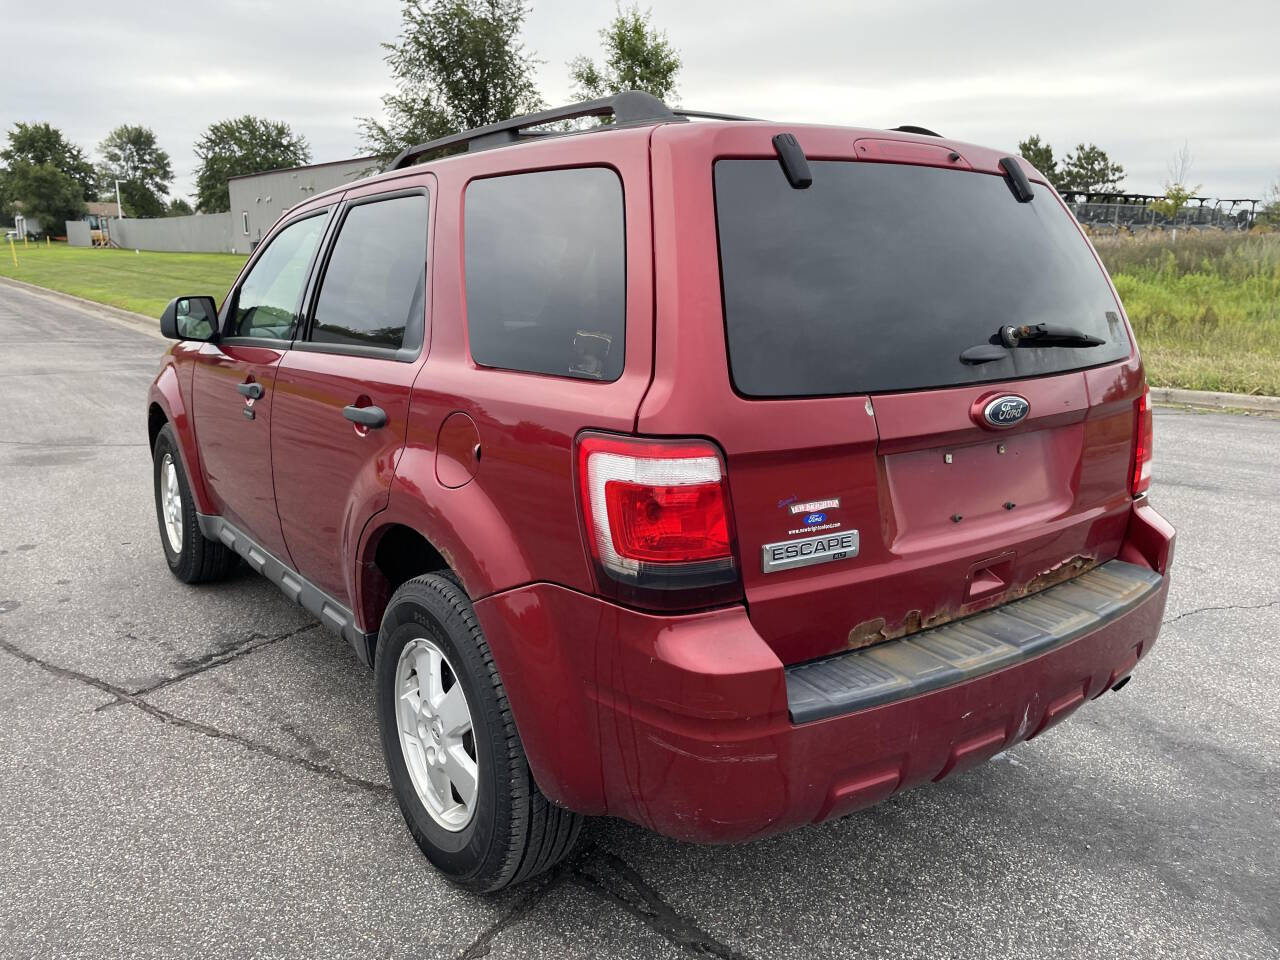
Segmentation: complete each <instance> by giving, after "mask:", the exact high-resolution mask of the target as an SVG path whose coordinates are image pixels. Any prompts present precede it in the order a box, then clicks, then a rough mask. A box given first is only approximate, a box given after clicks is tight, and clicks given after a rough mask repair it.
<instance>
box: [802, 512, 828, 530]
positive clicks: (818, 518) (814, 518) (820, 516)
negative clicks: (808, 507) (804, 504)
mask: <svg viewBox="0 0 1280 960" xmlns="http://www.w3.org/2000/svg"><path fill="white" fill-rule="evenodd" d="M825 519H827V515H826V514H825V513H811V514H809V515H808V516H807V517H805V518H804V522H805V524H806V525H807V526H810V527H812V526H813V525H814V524H815V523H821V522H822V521H823V520H825Z"/></svg>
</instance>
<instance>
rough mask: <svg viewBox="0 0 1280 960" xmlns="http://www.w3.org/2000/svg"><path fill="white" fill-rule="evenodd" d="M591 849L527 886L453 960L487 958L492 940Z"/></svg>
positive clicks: (558, 884) (524, 914) (528, 910)
mask: <svg viewBox="0 0 1280 960" xmlns="http://www.w3.org/2000/svg"><path fill="white" fill-rule="evenodd" d="M591 849H592V848H589V847H588V848H586V849H584V850H582V851H581V852H580V853H578V854H577V855H576V856H574V857H573V858H572V859H570V860H566V861H565V862H564V863H562V864H560V866H558V867H556V868H555V869H554V870H552V871H551V872H550V873H548V874H546V875H545V876H543V877H540V878H538V879H536V880H534V881H533V882H532V883H530V884H529V889H528V890H526V891H525V892H524V893H523V894H521V895H520V897H519V898H517V899H516V901H515V902H514V903H513V904H511V906H510V907H509V908H508V909H507V911H506V912H505V913H504V914H503V915H502V916H500V917H499V918H498V919H497V920H495V921H493V923H491V924H489V926H487V927H485V928H484V929H483V930H481V931H480V935H479V936H477V937H476V938H475V939H474V940H472V941H471V943H469V944H467V946H465V947H463V949H462V951H461V952H459V953H457V954H455V955H454V960H480V958H481V957H487V956H488V955H489V952H490V950H492V948H493V941H494V940H496V939H497V938H498V937H499V936H500V935H501V934H502V932H503V931H505V930H506V929H507V928H508V927H511V926H513V925H514V924H517V923H519V922H520V921H521V920H523V919H524V918H525V917H527V916H528V915H529V914H530V913H531V912H532V911H533V910H534V908H535V907H537V906H538V904H540V903H541V902H542V901H543V900H544V899H546V896H547V894H549V893H550V892H551V891H552V890H555V889H558V888H559V887H561V886H563V885H564V882H565V881H566V880H567V879H568V878H569V874H570V871H571V870H573V869H574V868H575V866H576V865H577V864H578V863H579V862H580V861H581V860H582V859H583V857H585V856H587V855H588V854H589V853H590V852H591Z"/></svg>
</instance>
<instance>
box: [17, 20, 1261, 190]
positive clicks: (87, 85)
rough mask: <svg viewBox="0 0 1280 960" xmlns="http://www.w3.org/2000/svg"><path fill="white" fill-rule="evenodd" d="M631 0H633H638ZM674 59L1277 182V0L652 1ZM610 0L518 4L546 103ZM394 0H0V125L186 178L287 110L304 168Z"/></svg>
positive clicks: (383, 73)
mask: <svg viewBox="0 0 1280 960" xmlns="http://www.w3.org/2000/svg"><path fill="white" fill-rule="evenodd" d="M642 5H644V4H642ZM648 5H650V6H651V8H652V11H653V18H654V22H655V23H656V24H657V25H659V26H661V27H662V28H663V29H665V30H666V31H667V33H668V35H669V37H670V39H671V41H672V43H673V44H674V45H675V46H676V47H677V48H678V49H679V51H680V54H681V56H682V58H683V60H684V69H683V71H682V73H681V77H680V90H679V94H680V97H679V98H680V101H681V103H683V104H684V105H685V106H688V107H696V108H701V109H706V110H718V111H724V112H731V113H745V114H749V115H751V116H759V117H765V118H769V119H780V120H794V121H808V122H817V123H834V124H845V125H851V126H867V127H890V126H896V125H898V124H903V123H914V124H920V125H923V126H927V127H931V128H933V129H935V130H939V131H941V132H942V133H944V134H946V135H947V136H952V137H956V138H958V139H962V140H967V141H972V142H977V143H983V144H988V145H991V146H995V147H1000V148H1009V149H1012V148H1013V147H1014V146H1015V145H1016V143H1017V142H1018V140H1020V139H1022V138H1023V137H1024V136H1026V135H1027V134H1029V133H1032V132H1038V133H1039V134H1040V135H1041V137H1042V138H1043V139H1045V140H1047V141H1048V142H1049V143H1051V144H1052V145H1053V147H1054V148H1055V151H1056V152H1057V153H1058V154H1059V155H1061V154H1062V153H1065V152H1066V150H1068V149H1070V148H1071V147H1073V146H1074V145H1075V144H1076V143H1078V142H1080V141H1082V140H1083V141H1091V142H1096V143H1097V144H1099V145H1100V146H1102V147H1103V148H1104V149H1106V150H1107V151H1108V152H1109V153H1110V154H1111V156H1112V158H1113V159H1116V160H1119V161H1120V162H1121V163H1123V164H1124V165H1125V168H1126V170H1127V171H1128V179H1127V181H1126V184H1125V186H1126V187H1127V188H1128V189H1130V190H1134V191H1155V190H1158V189H1159V187H1160V185H1161V183H1162V182H1163V181H1164V179H1165V177H1166V168H1167V166H1168V162H1169V160H1170V158H1171V157H1172V155H1173V154H1174V153H1175V152H1176V151H1177V150H1178V149H1179V148H1180V147H1181V146H1182V144H1183V142H1184V141H1186V142H1187V143H1188V144H1189V145H1190V149H1191V153H1192V155H1193V157H1194V167H1193V171H1192V182H1193V183H1202V184H1203V185H1204V190H1203V192H1204V193H1206V194H1208V195H1210V196H1217V197H1239V196H1248V197H1259V196H1262V195H1263V194H1264V192H1265V191H1266V189H1267V187H1268V185H1269V184H1271V183H1273V182H1274V181H1276V180H1277V179H1278V178H1280V55H1278V51H1280V0H1252V2H1236V0H1216V2H1212V3H1210V2H1205V0H1197V2H1185V0H1164V2H1161V3H1154V2H1138V0H1111V2H1105V3H1103V2H1092V0H1082V2H1077V3H1074V4H1065V5H1064V4H1010V3H1009V2H1008V0H999V2H995V0H983V2H965V0H900V2H888V0H884V2H878V3H868V2H843V3H841V2H831V0H801V2H793V3H778V2H777V0H737V2H733V3H712V2H702V0H652V2H651V3H650V4H648ZM613 11H614V4H613V3H612V2H588V0H532V12H531V13H530V16H529V19H528V21H527V23H526V29H525V44H526V47H527V48H528V49H529V50H530V51H532V52H534V53H535V54H536V55H537V56H538V58H539V59H540V60H542V61H544V62H543V63H542V65H541V66H540V68H539V71H538V81H539V85H540V88H541V91H542V94H543V98H544V99H545V100H546V101H547V102H549V103H559V102H564V101H567V100H568V96H567V94H568V92H569V83H568V69H567V67H566V63H567V61H568V60H569V59H571V58H572V57H573V56H575V55H576V54H579V53H589V54H595V53H597V51H598V47H599V41H598V37H597V33H596V31H597V30H598V29H599V28H600V26H602V25H603V24H604V22H606V21H607V20H608V19H609V18H610V17H611V16H612V14H613ZM399 23H400V14H399V3H398V0H359V2H351V0H268V2H250V0H232V2H227V0H205V2H201V3H191V2H188V0H167V2H161V0H153V2H144V0H114V2H112V3H101V2H94V3H87V2H82V0H46V2H32V0H0V37H2V38H3V48H4V49H5V54H4V63H5V64H6V66H5V68H4V70H3V72H2V73H0V124H3V126H4V127H5V128H8V127H9V126H10V125H11V124H12V123H13V122H15V121H19V120H24V121H48V122H50V123H52V124H54V125H55V126H58V127H60V128H61V129H62V130H63V131H64V132H65V133H66V134H67V135H68V136H69V137H70V138H71V139H72V140H74V141H75V142H77V143H79V144H80V145H81V146H82V147H84V148H86V149H87V150H90V151H91V152H93V153H96V146H97V143H98V142H99V141H100V140H101V139H102V137H103V136H104V135H105V134H106V133H107V131H108V130H110V129H111V128H112V127H114V126H116V125H117V124H120V123H125V122H128V123H142V124H145V125H147V126H150V127H152V128H153V129H154V130H155V132H156V134H157V136H158V138H159V140H160V143H161V145H162V146H163V147H164V148H165V149H166V150H168V151H169V154H170V156H171V157H172V159H173V164H174V170H175V172H176V173H177V175H178V179H177V183H176V184H175V192H176V193H180V194H187V195H190V193H191V192H192V181H193V168H194V164H195V159H194V157H193V156H192V153H191V144H192V143H193V142H194V141H195V139H196V138H197V137H198V136H199V134H200V132H201V130H203V128H204V127H205V126H207V125H208V124H209V123H210V122H212V121H215V120H220V119H223V118H226V117H230V116H235V115H238V114H242V113H255V114H260V115H263V116H267V117H270V118H273V119H279V120H285V121H287V122H288V123H290V124H291V125H292V126H293V127H294V128H295V129H296V130H299V131H300V132H302V133H303V134H304V135H305V136H306V137H307V139H308V140H309V141H310V143H311V146H312V152H313V157H314V159H315V160H316V161H325V160H339V159H345V158H348V157H351V156H354V155H356V154H357V151H358V148H359V139H358V136H357V133H356V121H355V118H356V117H358V116H362V115H367V114H370V113H374V112H376V111H377V110H378V108H379V97H380V96H381V94H383V93H384V92H386V91H387V89H388V88H389V84H390V80H389V74H388V71H387V68H386V65H385V64H384V63H383V61H382V56H383V51H382V50H381V49H380V47H379V43H380V42H381V41H384V40H391V39H393V38H394V37H395V36H396V34H397V33H398V31H399Z"/></svg>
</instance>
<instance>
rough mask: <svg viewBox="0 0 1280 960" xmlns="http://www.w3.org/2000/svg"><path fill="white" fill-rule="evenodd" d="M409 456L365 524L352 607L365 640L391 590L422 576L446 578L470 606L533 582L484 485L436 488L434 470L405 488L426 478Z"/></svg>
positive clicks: (373, 631)
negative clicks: (437, 573) (381, 506)
mask: <svg viewBox="0 0 1280 960" xmlns="http://www.w3.org/2000/svg"><path fill="white" fill-rule="evenodd" d="M411 454H412V450H406V451H405V453H404V455H403V456H402V458H401V462H400V464H399V465H398V466H397V469H396V478H395V480H394V481H393V482H392V488H391V496H390V498H389V502H388V505H387V508H386V509H385V510H382V511H381V512H379V513H377V514H375V515H374V516H373V517H371V518H370V520H369V521H368V522H367V523H366V524H365V527H364V532H363V534H362V535H361V538H360V545H359V547H358V549H357V551H356V558H355V565H354V566H355V570H354V583H353V584H352V587H353V590H352V598H353V604H352V606H353V610H354V611H355V614H356V618H357V622H358V623H359V624H360V625H361V627H362V629H363V630H364V631H365V632H366V633H367V634H370V635H376V634H377V632H378V630H379V628H380V626H381V624H382V615H383V613H384V612H385V610H386V607H387V603H388V601H390V599H391V595H392V594H393V593H394V592H395V589H396V587H398V586H399V585H400V584H401V583H404V582H405V581H406V580H409V579H411V578H412V577H415V576H419V575H420V574H423V573H429V572H431V571H432V570H449V571H451V572H452V573H453V574H454V576H456V577H457V579H458V582H459V583H460V584H461V585H462V589H463V590H464V591H466V594H467V596H468V597H469V598H470V599H471V602H472V603H475V602H477V601H479V600H481V599H482V598H484V597H487V596H489V595H490V594H493V593H496V592H498V591H500V590H506V589H509V588H511V587H515V586H520V585H522V584H525V583H528V582H530V580H531V579H532V574H531V572H530V564H529V562H528V560H527V558H526V556H525V553H524V551H522V550H521V549H520V548H519V545H518V544H517V543H516V541H515V538H514V537H513V535H512V533H511V530H510V528H509V527H508V526H507V524H506V523H505V522H504V521H503V519H502V515H501V512H500V511H499V510H498V509H497V506H496V505H495V504H494V503H493V502H492V501H491V500H490V499H489V497H488V495H487V494H486V493H485V492H484V490H483V489H482V488H481V486H480V485H479V484H478V483H475V482H472V483H469V484H467V485H466V486H463V487H459V488H456V489H447V488H444V487H439V486H438V485H437V484H436V482H435V471H434V465H432V466H430V467H428V469H429V470H430V472H429V473H426V474H425V476H427V477H429V478H430V481H429V483H428V484H420V483H416V482H411V481H408V480H406V479H404V478H405V477H420V476H423V475H424V474H423V471H421V470H420V469H415V468H414V464H413V462H412V461H413V459H414V458H413V457H412V455H411ZM473 545H474V546H475V549H473ZM370 653H371V654H372V650H371V651H370Z"/></svg>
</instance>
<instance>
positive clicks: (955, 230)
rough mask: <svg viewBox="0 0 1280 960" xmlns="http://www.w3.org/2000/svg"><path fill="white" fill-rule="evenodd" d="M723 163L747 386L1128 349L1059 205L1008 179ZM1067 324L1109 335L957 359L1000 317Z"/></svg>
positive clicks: (1014, 369) (725, 245) (1003, 367)
mask: <svg viewBox="0 0 1280 960" xmlns="http://www.w3.org/2000/svg"><path fill="white" fill-rule="evenodd" d="M810 166H811V168H812V171H813V185H812V186H811V187H809V188H808V189H806V190H795V189H792V188H791V186H790V185H789V184H788V183H787V179H786V177H785V176H784V175H783V172H782V170H781V169H779V166H778V163H777V162H776V161H774V160H720V161H718V162H717V163H716V165H715V190H716V219H717V227H718V231H719V236H720V268H721V274H722V279H723V285H724V312H725V325H726V330H727V335H728V344H729V364H730V367H731V368H732V373H733V381H734V384H735V385H736V387H737V389H738V390H739V391H740V392H741V393H744V394H746V395H748V396H760V397H774V396H821V395H830V394H848V393H876V392H885V391H892V390H912V389H920V388H924V387H941V386H952V385H957V384H964V383H976V382H983V381H990V380H1008V379H1013V378H1017V377H1027V376H1038V375H1041V374H1047V373H1059V372H1062V371H1066V370H1074V369H1079V368H1081V367H1087V366H1094V365H1097V364H1099V363H1107V362H1110V361H1114V360H1119V359H1122V358H1124V357H1127V356H1128V355H1129V339H1128V334H1127V333H1126V331H1125V329H1124V325H1123V323H1122V322H1121V320H1120V318H1119V316H1118V314H1117V312H1116V303H1115V299H1114V297H1113V296H1112V294H1111V289H1110V287H1109V286H1108V285H1107V282H1106V279H1105V277H1104V276H1103V274H1102V271H1101V269H1100V268H1099V267H1098V265H1097V263H1096V262H1095V260H1094V258H1093V254H1092V253H1091V252H1090V250H1089V248H1088V246H1087V244H1086V243H1085V242H1084V240H1082V239H1081V237H1080V235H1079V232H1078V231H1077V229H1076V226H1075V224H1074V223H1073V222H1072V220H1071V218H1070V216H1069V215H1068V214H1067V212H1066V211H1065V210H1063V209H1062V207H1061V205H1060V204H1059V203H1058V202H1057V200H1056V199H1055V198H1054V197H1053V196H1052V195H1050V194H1049V193H1048V191H1047V190H1046V189H1045V188H1044V187H1042V186H1039V185H1038V184H1037V185H1034V186H1033V188H1034V189H1035V191H1036V197H1035V199H1034V200H1032V202H1030V203H1018V202H1017V201H1016V200H1015V199H1014V197H1013V195H1012V194H1011V193H1010V190H1009V187H1008V185H1007V184H1006V182H1005V181H1004V179H1003V178H1002V177H998V176H992V175H988V174H982V173H973V172H968V171H959V170H947V169H943V168H938V167H925V166H909V165H905V164H889V163H866V162H857V161H819V162H813V161H810ZM1030 323H1056V324H1067V325H1069V326H1072V327H1075V328H1077V329H1079V330H1081V331H1083V332H1084V333H1087V334H1091V335H1093V336H1095V337H1101V338H1103V339H1105V340H1106V341H1107V342H1106V343H1105V344H1103V345H1102V346H1097V347H1089V348H1079V347H1075V348H1063V347H1019V348H1018V349H1015V350H1010V351H1008V354H1009V356H1008V358H1007V359H1003V360H998V361H993V362H988V363H984V364H979V365H970V364H965V363H962V362H961V361H960V359H959V355H960V353H961V351H963V350H965V349H967V348H969V347H972V346H976V345H978V344H982V343H987V342H988V341H989V340H990V338H991V337H992V336H993V335H994V334H995V333H996V331H997V330H998V329H999V328H1000V327H1001V326H1003V325H1005V324H1030Z"/></svg>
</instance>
